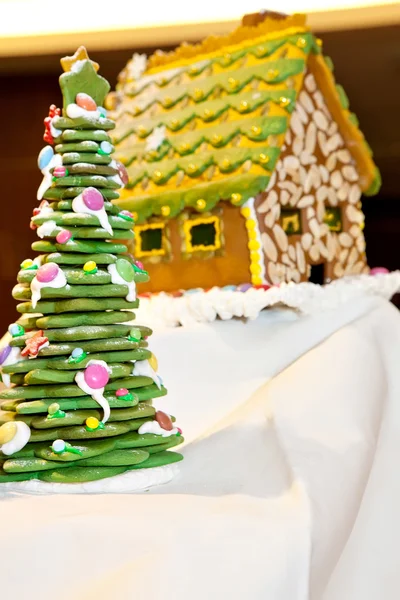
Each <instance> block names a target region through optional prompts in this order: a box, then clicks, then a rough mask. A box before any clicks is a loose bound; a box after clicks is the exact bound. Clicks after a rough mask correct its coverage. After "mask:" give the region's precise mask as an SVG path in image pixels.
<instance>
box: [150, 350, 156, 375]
mask: <svg viewBox="0 0 400 600" xmlns="http://www.w3.org/2000/svg"><path fill="white" fill-rule="evenodd" d="M149 365H150V366H151V368H152V369H154V371H158V362H157V359H156V357H155V356H154V354H152V355H151V356H150V358H149Z"/></svg>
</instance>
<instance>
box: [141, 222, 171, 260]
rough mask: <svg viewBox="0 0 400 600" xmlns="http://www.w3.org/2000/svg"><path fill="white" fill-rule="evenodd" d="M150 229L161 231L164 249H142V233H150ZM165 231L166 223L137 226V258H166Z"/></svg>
mask: <svg viewBox="0 0 400 600" xmlns="http://www.w3.org/2000/svg"><path fill="white" fill-rule="evenodd" d="M149 229H161V240H162V247H161V248H160V249H158V250H157V249H155V250H143V249H142V238H141V234H142V231H148V230H149ZM164 230H165V223H147V224H146V225H135V257H136V258H141V257H145V256H147V257H149V256H165V245H164Z"/></svg>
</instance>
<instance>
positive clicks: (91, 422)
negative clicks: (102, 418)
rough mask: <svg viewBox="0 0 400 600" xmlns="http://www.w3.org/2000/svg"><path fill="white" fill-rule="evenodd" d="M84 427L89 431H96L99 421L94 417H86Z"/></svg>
mask: <svg viewBox="0 0 400 600" xmlns="http://www.w3.org/2000/svg"><path fill="white" fill-rule="evenodd" d="M86 426H87V427H89V429H97V428H98V426H99V420H98V419H96V417H88V418H87V419H86Z"/></svg>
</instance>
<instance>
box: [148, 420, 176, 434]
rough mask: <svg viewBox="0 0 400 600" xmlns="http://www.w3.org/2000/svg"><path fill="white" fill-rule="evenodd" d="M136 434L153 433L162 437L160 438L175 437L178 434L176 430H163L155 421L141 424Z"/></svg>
mask: <svg viewBox="0 0 400 600" xmlns="http://www.w3.org/2000/svg"><path fill="white" fill-rule="evenodd" d="M138 433H140V434H141V435H142V434H144V433H153V434H154V435H162V437H170V436H171V435H176V434H177V433H178V429H177V428H176V427H173V428H172V429H171V430H170V431H167V430H166V429H163V428H162V427H161V426H160V425H159V423H157V421H146V423H143V425H141V426H140V427H139V429H138Z"/></svg>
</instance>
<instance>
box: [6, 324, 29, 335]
mask: <svg viewBox="0 0 400 600" xmlns="http://www.w3.org/2000/svg"><path fill="white" fill-rule="evenodd" d="M8 333H9V334H11V335H12V336H13V338H15V337H20V336H21V335H24V333H25V329H24V328H23V327H22V326H21V325H18V323H12V324H11V325H10V326H9V327H8Z"/></svg>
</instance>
